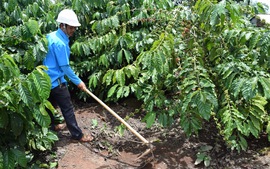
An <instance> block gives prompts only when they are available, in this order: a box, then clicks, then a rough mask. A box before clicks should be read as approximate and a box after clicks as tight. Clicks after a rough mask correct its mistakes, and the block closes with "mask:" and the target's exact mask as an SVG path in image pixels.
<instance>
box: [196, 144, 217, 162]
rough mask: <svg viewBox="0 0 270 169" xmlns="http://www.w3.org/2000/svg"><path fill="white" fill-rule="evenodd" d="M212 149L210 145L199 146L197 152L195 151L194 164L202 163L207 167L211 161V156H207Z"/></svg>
mask: <svg viewBox="0 0 270 169" xmlns="http://www.w3.org/2000/svg"><path fill="white" fill-rule="evenodd" d="M212 149H213V147H212V146H209V145H204V146H201V147H200V150H199V152H198V153H197V159H196V161H195V165H198V164H201V163H202V162H203V163H204V166H206V167H208V166H209V165H210V162H211V157H210V156H209V152H210V151H211V150H212Z"/></svg>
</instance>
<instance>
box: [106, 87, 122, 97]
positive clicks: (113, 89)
mask: <svg viewBox="0 0 270 169" xmlns="http://www.w3.org/2000/svg"><path fill="white" fill-rule="evenodd" d="M118 86H119V85H118V84H115V85H114V86H113V87H111V88H110V90H109V91H108V95H107V97H109V98H110V97H112V95H113V94H114V93H115V90H116V88H117V87H118Z"/></svg>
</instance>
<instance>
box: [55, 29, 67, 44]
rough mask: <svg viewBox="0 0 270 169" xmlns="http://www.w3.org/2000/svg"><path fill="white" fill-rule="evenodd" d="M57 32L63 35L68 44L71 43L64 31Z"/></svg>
mask: <svg viewBox="0 0 270 169" xmlns="http://www.w3.org/2000/svg"><path fill="white" fill-rule="evenodd" d="M57 32H58V33H59V34H60V35H61V37H62V38H63V39H64V40H65V41H67V43H68V42H69V38H68V36H67V35H66V34H65V32H64V31H63V30H62V29H60V28H58V30H57Z"/></svg>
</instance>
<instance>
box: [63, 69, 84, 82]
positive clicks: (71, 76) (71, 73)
mask: <svg viewBox="0 0 270 169" xmlns="http://www.w3.org/2000/svg"><path fill="white" fill-rule="evenodd" d="M60 68H61V69H62V71H63V72H64V73H65V75H67V77H68V78H69V79H70V80H71V81H72V83H74V84H75V85H78V84H80V83H81V81H82V80H81V79H80V78H79V77H78V76H77V75H76V74H75V73H74V71H73V70H72V69H71V68H70V66H69V65H65V66H61V67H60Z"/></svg>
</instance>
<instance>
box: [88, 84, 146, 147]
mask: <svg viewBox="0 0 270 169" xmlns="http://www.w3.org/2000/svg"><path fill="white" fill-rule="evenodd" d="M85 92H86V93H88V94H89V95H90V96H91V97H93V98H94V99H95V100H96V101H97V102H99V104H101V105H102V106H103V107H104V108H105V109H106V110H108V111H109V112H110V113H111V114H112V115H113V116H114V117H116V118H117V119H118V120H119V121H120V122H121V123H123V124H124V125H125V126H126V127H127V128H128V129H129V130H130V131H131V132H132V133H133V134H134V135H135V136H137V137H138V138H139V139H140V140H141V141H142V142H143V143H145V144H149V141H147V140H146V139H145V138H144V137H143V136H142V135H140V133H138V132H137V131H136V130H135V129H133V128H132V127H131V126H130V125H129V124H128V123H127V122H125V120H123V119H122V118H121V117H120V116H119V115H118V114H117V113H115V112H114V111H113V110H112V109H111V108H110V107H109V106H107V105H106V104H105V103H103V102H102V101H101V100H100V99H99V98H98V97H96V96H95V95H94V94H93V93H92V92H90V91H89V90H88V89H85Z"/></svg>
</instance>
